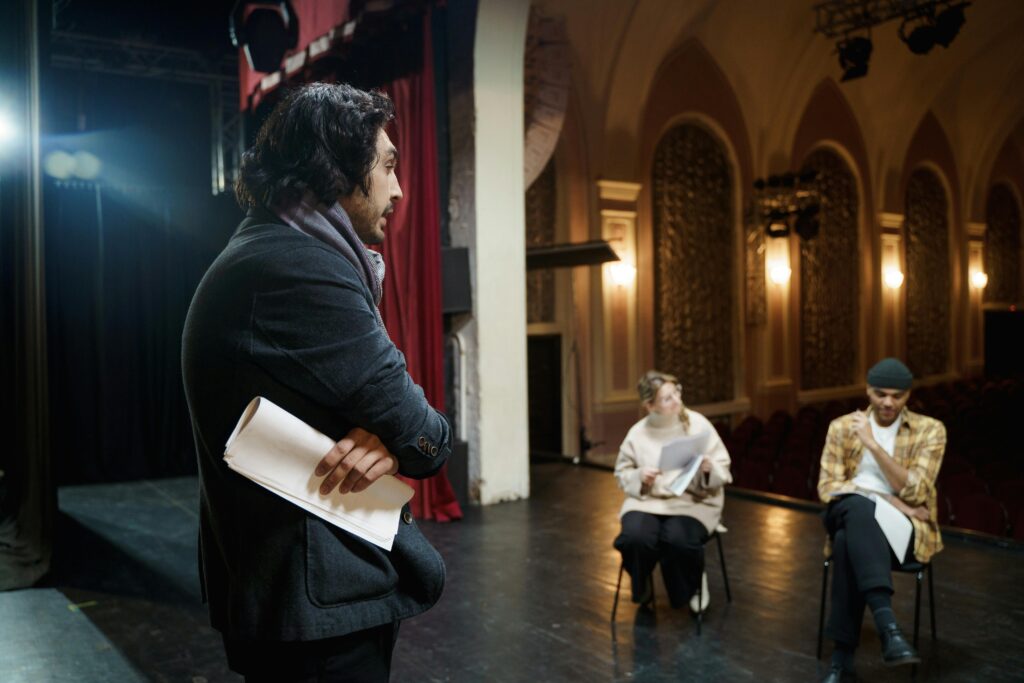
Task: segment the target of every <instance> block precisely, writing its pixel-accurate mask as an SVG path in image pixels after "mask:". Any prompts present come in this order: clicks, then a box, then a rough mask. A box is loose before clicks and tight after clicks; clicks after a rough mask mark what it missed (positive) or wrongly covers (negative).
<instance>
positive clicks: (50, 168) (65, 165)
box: [43, 150, 75, 180]
mask: <svg viewBox="0 0 1024 683" xmlns="http://www.w3.org/2000/svg"><path fill="white" fill-rule="evenodd" d="M43 171H45V172H46V175H48V176H51V177H53V178H56V179H57V180H66V179H68V178H70V177H71V174H72V173H74V172H75V158H74V157H73V156H71V155H70V154H68V153H67V152H65V151H63V150H57V151H55V152H50V153H49V154H47V155H46V158H45V159H43Z"/></svg>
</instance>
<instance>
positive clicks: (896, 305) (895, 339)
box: [876, 213, 907, 358]
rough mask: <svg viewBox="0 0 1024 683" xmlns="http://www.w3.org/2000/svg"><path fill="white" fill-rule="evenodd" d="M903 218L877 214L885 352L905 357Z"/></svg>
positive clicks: (883, 350) (896, 215)
mask: <svg viewBox="0 0 1024 683" xmlns="http://www.w3.org/2000/svg"><path fill="white" fill-rule="evenodd" d="M903 220H904V216H903V214H900V213H880V214H878V224H879V227H880V228H881V252H882V259H881V265H882V272H881V273H877V274H876V277H878V278H879V280H880V281H881V286H882V313H881V315H882V319H881V321H880V323H881V326H880V330H881V333H882V353H883V355H885V356H895V357H897V358H906V353H907V346H906V334H905V330H906V287H905V286H904V284H905V282H904V281H905V280H906V259H905V258H904V253H903Z"/></svg>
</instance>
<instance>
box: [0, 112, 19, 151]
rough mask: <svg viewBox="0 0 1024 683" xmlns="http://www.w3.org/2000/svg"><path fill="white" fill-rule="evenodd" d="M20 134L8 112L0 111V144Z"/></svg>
mask: <svg viewBox="0 0 1024 683" xmlns="http://www.w3.org/2000/svg"><path fill="white" fill-rule="evenodd" d="M17 134H18V129H17V127H16V126H15V125H14V122H13V121H12V120H11V117H10V115H9V114H8V113H7V112H0V144H6V143H8V142H10V141H11V140H13V139H14V138H15V136H16V135H17Z"/></svg>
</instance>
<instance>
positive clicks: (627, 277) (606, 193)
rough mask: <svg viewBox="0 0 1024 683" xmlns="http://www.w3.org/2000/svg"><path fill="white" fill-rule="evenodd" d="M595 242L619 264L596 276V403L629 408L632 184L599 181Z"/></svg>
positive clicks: (633, 339) (636, 371)
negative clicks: (598, 236) (603, 244)
mask: <svg viewBox="0 0 1024 683" xmlns="http://www.w3.org/2000/svg"><path fill="white" fill-rule="evenodd" d="M597 188H598V198H599V200H600V209H601V238H602V239H604V240H606V241H607V242H608V243H609V244H610V245H611V246H612V248H613V249H614V250H615V253H616V254H618V256H619V259H620V260H619V261H614V262H612V263H606V264H605V265H604V266H603V267H602V268H601V271H600V279H601V282H600V287H599V291H600V292H601V325H600V326H599V327H597V328H596V329H598V330H600V333H599V334H598V335H597V339H595V340H594V341H595V344H594V347H595V349H596V350H597V361H598V363H597V366H596V368H595V370H596V373H595V374H596V377H595V380H596V386H597V399H598V402H600V403H604V404H610V403H623V402H626V403H635V402H636V389H635V385H636V381H637V378H638V377H639V376H640V372H641V371H640V368H639V362H638V355H639V348H638V342H637V339H638V334H637V333H638V329H637V328H638V326H639V322H638V315H637V296H636V290H637V283H636V263H637V258H636V256H637V252H636V211H637V197H638V196H639V194H640V185H639V184H638V183H631V182H623V181H612V180H599V181H597Z"/></svg>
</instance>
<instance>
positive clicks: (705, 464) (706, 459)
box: [700, 455, 711, 474]
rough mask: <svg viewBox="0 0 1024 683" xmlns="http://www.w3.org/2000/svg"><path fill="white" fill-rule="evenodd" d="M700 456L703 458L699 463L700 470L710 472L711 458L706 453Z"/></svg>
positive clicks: (705, 472)
mask: <svg viewBox="0 0 1024 683" xmlns="http://www.w3.org/2000/svg"><path fill="white" fill-rule="evenodd" d="M701 457H703V458H704V462H702V463H701V464H700V471H701V472H703V473H704V474H711V458H709V457H708V456H706V455H704V456H701Z"/></svg>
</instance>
